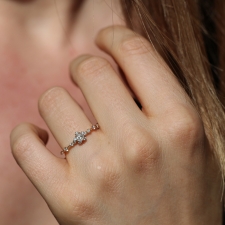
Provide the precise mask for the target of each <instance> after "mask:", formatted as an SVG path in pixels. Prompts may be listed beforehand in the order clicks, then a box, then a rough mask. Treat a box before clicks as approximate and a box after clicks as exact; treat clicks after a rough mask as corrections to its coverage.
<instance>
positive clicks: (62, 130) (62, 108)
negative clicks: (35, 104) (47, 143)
mask: <svg viewBox="0 0 225 225" xmlns="http://www.w3.org/2000/svg"><path fill="white" fill-rule="evenodd" d="M39 111H40V114H41V116H42V117H43V119H44V120H45V122H46V124H47V125H48V127H49V129H50V130H51V132H52V134H53V135H54V137H55V139H56V140H57V141H58V143H59V145H60V146H61V148H62V149H63V148H64V147H66V146H68V145H69V144H70V143H71V142H72V141H73V139H74V137H75V132H76V131H85V130H87V129H88V128H90V127H91V122H90V121H89V120H88V119H87V117H86V115H85V114H84V112H83V110H82V109H81V108H80V106H79V105H78V104H77V103H76V102H75V101H74V100H73V99H72V97H71V96H70V95H69V93H68V92H67V91H66V90H64V89H63V88H60V87H55V88H52V89H50V90H48V91H47V92H46V93H44V94H43V95H42V96H41V98H40V100H39Z"/></svg>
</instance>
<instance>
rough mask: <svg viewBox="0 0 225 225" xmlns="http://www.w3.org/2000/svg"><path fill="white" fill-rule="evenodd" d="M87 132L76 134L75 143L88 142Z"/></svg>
mask: <svg viewBox="0 0 225 225" xmlns="http://www.w3.org/2000/svg"><path fill="white" fill-rule="evenodd" d="M85 135H86V132H84V131H82V132H76V133H75V138H74V139H73V142H74V143H76V142H78V144H82V143H83V141H86V137H85Z"/></svg>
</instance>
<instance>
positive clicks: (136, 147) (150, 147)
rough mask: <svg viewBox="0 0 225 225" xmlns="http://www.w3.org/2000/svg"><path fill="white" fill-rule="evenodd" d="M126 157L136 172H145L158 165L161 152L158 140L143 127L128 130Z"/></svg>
mask: <svg viewBox="0 0 225 225" xmlns="http://www.w3.org/2000/svg"><path fill="white" fill-rule="evenodd" d="M126 140H129V141H128V143H127V144H126V147H125V148H126V159H127V160H128V163H129V164H130V165H131V166H132V167H133V168H134V169H135V171H136V172H139V173H145V172H148V171H149V170H150V169H152V168H154V167H155V166H157V164H158V163H159V161H160V158H161V152H160V149H159V146H158V143H157V141H156V140H155V139H154V138H153V137H152V136H151V135H150V134H149V131H146V130H143V129H134V128H133V129H131V130H130V132H127V137H126Z"/></svg>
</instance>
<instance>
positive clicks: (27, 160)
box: [10, 124, 67, 204]
mask: <svg viewBox="0 0 225 225" xmlns="http://www.w3.org/2000/svg"><path fill="white" fill-rule="evenodd" d="M47 140H48V134H47V132H46V131H44V130H42V129H40V128H38V127H36V126H34V125H31V124H21V125H19V126H17V127H16V128H15V129H14V130H13V131H12V133H11V136H10V142H11V148H12V153H13V156H14V158H15V159H16V161H17V163H18V164H19V166H20V167H21V168H22V170H23V171H24V173H25V174H26V175H27V177H28V178H29V179H30V180H31V182H32V183H33V184H34V185H35V187H36V188H37V189H38V191H39V192H40V193H41V195H42V196H43V197H44V198H45V200H46V201H47V203H50V204H51V201H52V200H51V199H55V198H54V197H53V196H52V195H57V193H58V192H59V188H60V187H61V185H60V183H63V180H64V179H65V173H66V171H65V170H66V165H65V164H66V163H67V162H66V161H65V160H63V159H59V158H57V157H55V156H54V155H53V154H52V153H51V152H50V151H48V149H47V148H46V147H45V144H46V143H47Z"/></svg>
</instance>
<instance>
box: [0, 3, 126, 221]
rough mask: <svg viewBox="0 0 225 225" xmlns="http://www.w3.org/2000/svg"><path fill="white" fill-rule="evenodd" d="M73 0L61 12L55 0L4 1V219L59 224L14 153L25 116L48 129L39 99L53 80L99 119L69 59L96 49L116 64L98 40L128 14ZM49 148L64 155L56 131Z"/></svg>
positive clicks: (0, 13)
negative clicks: (13, 142)
mask: <svg viewBox="0 0 225 225" xmlns="http://www.w3.org/2000/svg"><path fill="white" fill-rule="evenodd" d="M114 2H115V4H114V10H115V11H116V12H117V13H116V14H119V13H120V9H119V8H118V7H117V5H116V1H114ZM74 3H79V1H77V2H76V1H75V0H67V1H59V0H57V1H56V4H57V9H58V13H57V10H56V5H55V3H54V1H52V0H33V1H9V0H4V1H0V29H1V32H0V67H1V70H0V80H1V82H0V85H1V87H0V89H1V95H0V105H1V110H0V113H1V116H0V123H1V126H0V134H1V136H0V139H1V148H2V152H1V157H0V171H1V185H0V203H1V210H0V221H1V222H0V223H1V224H7V225H15V224H17V225H36V224H37V225H40V224H48V225H55V224H58V223H57V222H56V220H55V218H54V217H53V216H52V214H51V212H50V210H49V209H48V207H47V205H46V203H45V202H44V200H43V199H42V197H41V196H40V194H39V193H38V191H37V190H36V189H35V188H34V187H33V185H32V184H31V182H30V181H29V180H28V179H27V177H26V176H25V175H24V173H23V172H22V171H21V169H20V168H19V166H18V165H17V163H16V162H15V160H14V158H13V156H12V153H11V149H10V140H9V136H10V132H11V131H12V129H13V128H14V127H15V126H16V125H18V124H19V123H21V122H22V121H24V122H30V123H34V124H38V125H39V126H40V127H42V128H44V129H47V130H48V128H47V126H46V125H45V123H44V122H43V119H42V118H41V117H40V115H39V113H38V104H37V102H38V98H39V97H40V96H41V94H42V93H43V92H45V91H46V90H48V89H49V88H52V87H54V86H61V87H64V88H65V89H66V90H67V91H68V92H70V94H71V95H72V96H73V98H74V99H76V101H77V102H78V103H79V104H80V105H81V106H82V108H83V109H84V111H85V113H86V114H87V116H88V117H89V118H90V120H91V121H93V122H94V119H93V116H92V115H91V113H90V110H89V108H88V105H87V103H86V101H85V99H84V98H83V96H82V94H81V92H80V90H79V88H78V87H76V86H74V85H73V84H72V82H71V78H70V76H69V64H70V62H71V61H72V60H73V59H74V58H76V57H77V56H79V55H81V54H84V53H91V54H95V55H99V56H102V57H105V58H107V59H108V60H109V61H110V62H111V63H112V65H113V66H114V67H115V69H116V68H117V67H116V64H115V63H114V61H113V60H112V59H111V57H109V56H108V55H107V54H105V53H104V52H102V51H101V50H100V49H99V48H97V46H96V44H95V42H94V41H95V37H96V35H97V32H98V31H99V30H100V29H102V28H103V27H107V26H109V25H112V24H113V23H115V24H122V23H123V20H121V18H118V17H117V15H116V14H114V15H112V10H111V9H110V8H109V6H108V5H107V4H106V3H105V2H102V1H97V0H96V2H95V4H93V1H83V4H82V5H79V4H77V5H76V4H75V6H74V7H73V8H74V9H73V11H72V10H71V7H72V4H74ZM107 3H108V2H107ZM109 3H110V2H109ZM93 6H94V7H93ZM69 10H70V11H71V13H69ZM71 14H73V15H74V16H73V17H71V16H70V15H71ZM106 15H107V16H106ZM112 17H113V20H112ZM103 18H104V19H103ZM49 134H50V132H49ZM48 149H50V150H51V151H52V152H53V153H54V154H56V155H57V156H60V154H59V152H60V150H61V149H60V147H59V145H58V144H57V142H56V141H55V140H54V138H53V137H52V135H51V134H50V137H49V142H48Z"/></svg>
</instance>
